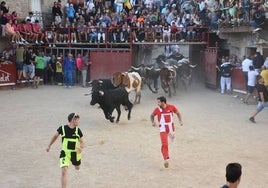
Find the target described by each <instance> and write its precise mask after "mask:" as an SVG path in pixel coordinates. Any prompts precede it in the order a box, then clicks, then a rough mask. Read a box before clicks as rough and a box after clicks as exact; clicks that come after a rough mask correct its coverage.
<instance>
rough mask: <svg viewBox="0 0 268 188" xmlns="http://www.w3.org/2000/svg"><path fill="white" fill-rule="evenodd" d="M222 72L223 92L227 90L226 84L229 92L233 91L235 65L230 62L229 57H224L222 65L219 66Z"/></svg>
mask: <svg viewBox="0 0 268 188" xmlns="http://www.w3.org/2000/svg"><path fill="white" fill-rule="evenodd" d="M217 68H218V69H219V71H220V73H221V81H220V83H221V94H224V92H225V86H226V90H227V92H228V93H231V82H232V80H231V77H232V71H233V65H232V64H231V63H230V62H229V60H228V58H223V59H222V64H221V65H220V67H218V66H217Z"/></svg>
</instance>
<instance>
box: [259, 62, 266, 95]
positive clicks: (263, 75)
mask: <svg viewBox="0 0 268 188" xmlns="http://www.w3.org/2000/svg"><path fill="white" fill-rule="evenodd" d="M260 75H261V76H262V77H263V80H264V85H265V87H266V89H267V91H268V68H267V67H266V66H264V65H263V66H262V71H261V74H260Z"/></svg>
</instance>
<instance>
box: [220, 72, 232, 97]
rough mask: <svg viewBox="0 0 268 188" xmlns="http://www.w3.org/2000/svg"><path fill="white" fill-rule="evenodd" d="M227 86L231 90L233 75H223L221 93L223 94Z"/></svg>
mask: <svg viewBox="0 0 268 188" xmlns="http://www.w3.org/2000/svg"><path fill="white" fill-rule="evenodd" d="M225 86H226V89H227V91H231V77H229V78H226V77H223V76H222V77H221V93H222V94H223V93H224V91H225Z"/></svg>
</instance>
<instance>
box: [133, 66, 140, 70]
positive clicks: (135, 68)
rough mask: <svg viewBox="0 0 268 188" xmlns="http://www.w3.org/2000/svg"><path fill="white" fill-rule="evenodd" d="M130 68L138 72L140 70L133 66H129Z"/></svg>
mask: <svg viewBox="0 0 268 188" xmlns="http://www.w3.org/2000/svg"><path fill="white" fill-rule="evenodd" d="M131 68H132V69H134V70H140V69H141V68H137V67H133V66H131Z"/></svg>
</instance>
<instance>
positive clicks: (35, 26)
mask: <svg viewBox="0 0 268 188" xmlns="http://www.w3.org/2000/svg"><path fill="white" fill-rule="evenodd" d="M32 28H33V33H34V34H35V35H37V41H38V39H39V41H40V42H39V43H40V44H44V42H43V40H44V37H45V33H44V32H43V31H42V30H41V26H40V24H39V21H38V20H35V22H34V23H33V24H32ZM45 39H46V38H45ZM46 43H47V44H48V43H49V41H46Z"/></svg>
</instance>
